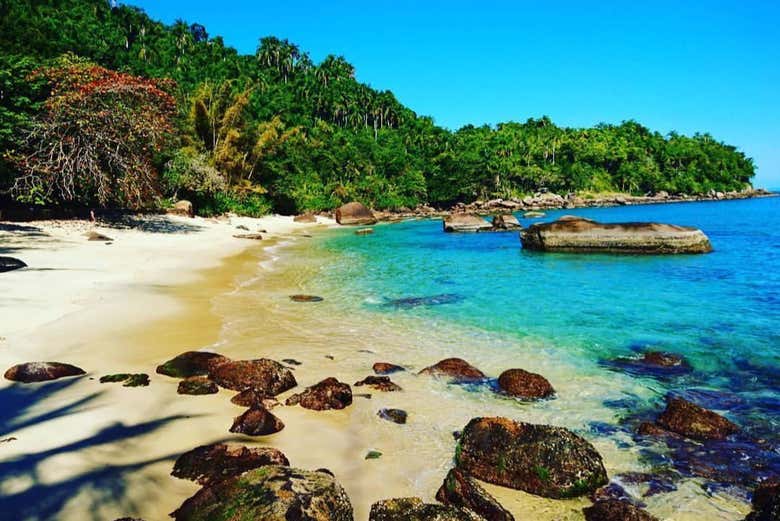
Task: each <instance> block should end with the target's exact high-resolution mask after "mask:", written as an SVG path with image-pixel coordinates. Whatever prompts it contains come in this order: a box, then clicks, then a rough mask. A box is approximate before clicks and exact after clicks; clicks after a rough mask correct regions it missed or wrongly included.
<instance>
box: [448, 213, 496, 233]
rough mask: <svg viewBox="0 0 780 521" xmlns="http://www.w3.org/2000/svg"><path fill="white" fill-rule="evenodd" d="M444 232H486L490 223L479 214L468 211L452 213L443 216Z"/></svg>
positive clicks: (490, 227)
mask: <svg viewBox="0 0 780 521" xmlns="http://www.w3.org/2000/svg"><path fill="white" fill-rule="evenodd" d="M443 228H444V231H445V232H486V231H489V230H491V229H492V228H493V227H492V225H491V224H490V223H489V222H487V221H486V220H485V219H483V218H482V217H480V216H479V215H474V214H469V213H454V214H452V215H448V216H447V217H445V218H444V221H443Z"/></svg>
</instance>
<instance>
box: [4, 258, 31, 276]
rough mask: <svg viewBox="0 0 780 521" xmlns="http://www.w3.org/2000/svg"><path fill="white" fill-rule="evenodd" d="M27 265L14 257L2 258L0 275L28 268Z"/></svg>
mask: <svg viewBox="0 0 780 521" xmlns="http://www.w3.org/2000/svg"><path fill="white" fill-rule="evenodd" d="M26 267H27V264H25V263H24V262H22V261H20V260H19V259H15V258H13V257H0V273H5V272H6V271H13V270H18V269H22V268H26Z"/></svg>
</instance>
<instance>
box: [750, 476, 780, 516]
mask: <svg viewBox="0 0 780 521" xmlns="http://www.w3.org/2000/svg"><path fill="white" fill-rule="evenodd" d="M745 521H780V480H777V479H770V480H767V481H764V482H763V483H761V484H760V485H758V487H756V491H755V492H754V493H753V511H752V512H751V513H750V514H748V516H747V517H746V518H745Z"/></svg>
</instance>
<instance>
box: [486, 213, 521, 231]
mask: <svg viewBox="0 0 780 521" xmlns="http://www.w3.org/2000/svg"><path fill="white" fill-rule="evenodd" d="M522 228H523V226H522V225H521V224H520V221H518V220H517V217H515V216H514V215H513V214H511V213H507V214H499V215H494V216H493V222H492V225H491V230H492V231H494V232H511V231H516V230H520V229H522Z"/></svg>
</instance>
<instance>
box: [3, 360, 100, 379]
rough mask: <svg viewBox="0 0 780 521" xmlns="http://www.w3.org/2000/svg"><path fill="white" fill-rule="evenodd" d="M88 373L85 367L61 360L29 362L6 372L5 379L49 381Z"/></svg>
mask: <svg viewBox="0 0 780 521" xmlns="http://www.w3.org/2000/svg"><path fill="white" fill-rule="evenodd" d="M83 374H86V373H85V372H84V370H83V369H81V368H80V367H76V366H75V365H70V364H63V363H61V362H27V363H24V364H18V365H15V366H13V367H11V368H10V369H8V370H7V371H6V372H5V375H4V376H5V379H6V380H11V381H13V382H21V383H25V384H26V383H33V382H48V381H50V380H56V379H58V378H65V377H67V376H80V375H83Z"/></svg>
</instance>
